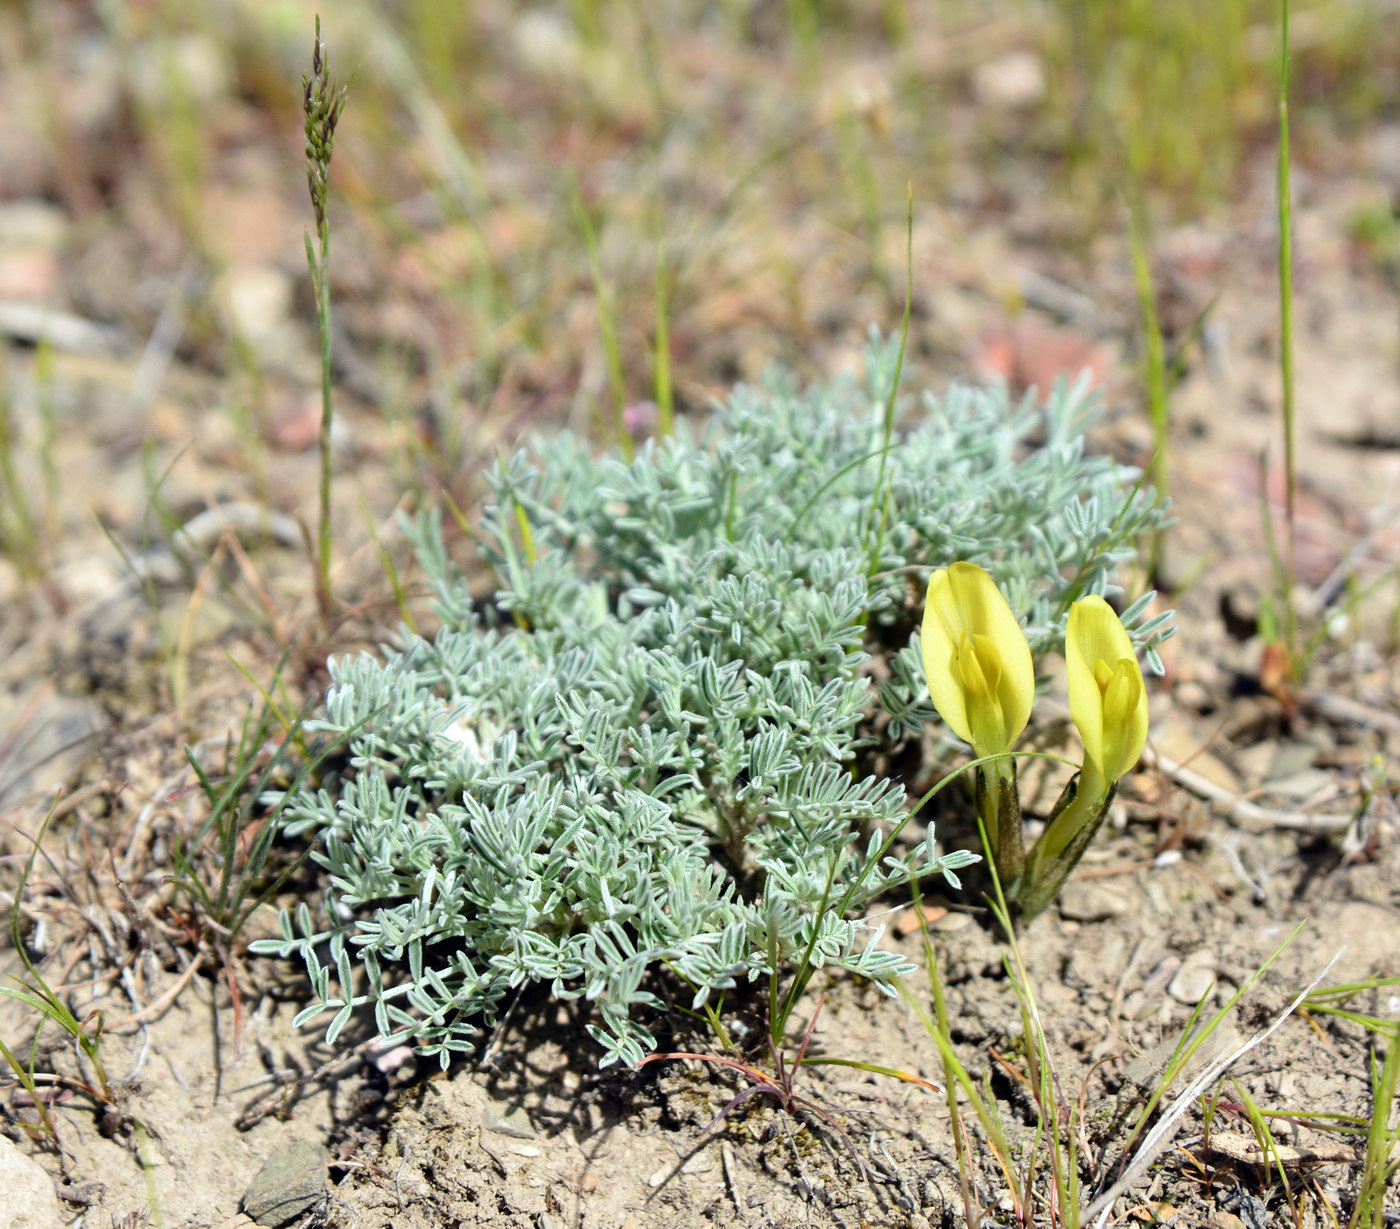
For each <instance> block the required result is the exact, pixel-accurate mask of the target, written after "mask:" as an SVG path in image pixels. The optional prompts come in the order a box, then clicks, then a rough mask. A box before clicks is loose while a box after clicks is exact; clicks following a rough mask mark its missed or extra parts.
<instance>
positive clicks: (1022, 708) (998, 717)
mask: <svg viewBox="0 0 1400 1229" xmlns="http://www.w3.org/2000/svg"><path fill="white" fill-rule="evenodd" d="M920 640H921V642H922V644H923V653H924V673H925V674H926V675H927V677H928V689H929V695H930V697H931V698H932V699H933V706H934V707H935V708H936V709H937V710H938V715H939V716H940V717H942V718H943V721H944V723H945V724H946V725H947V726H948V728H949V729H950V730H952V731H953V733H954V734H956V735H957V736H958V737H959V738H961V739H962V740H963V741H964V742H969V743H971V744H972V748H973V750H974V751H975V752H976V754H977V755H979V756H983V755H995V754H997V753H998V752H1001V751H1005V750H1007V749H1008V748H1009V747H1010V746H1011V744H1012V743H1014V742H1015V741H1016V740H1017V739H1018V738H1019V737H1020V736H1021V731H1022V730H1024V729H1025V728H1026V722H1027V721H1028V720H1030V715H1031V703H1032V701H1033V700H1034V699H1035V667H1034V665H1032V663H1031V650H1030V646H1029V645H1028V644H1027V643H1026V637H1025V634H1024V633H1023V632H1022V631H1021V625H1020V624H1019V623H1018V622H1017V621H1016V616H1015V615H1014V614H1012V613H1011V607H1010V606H1008V605H1007V604H1006V599H1005V598H1004V597H1002V595H1001V591H1000V590H999V589H998V588H997V586H996V581H994V580H993V579H992V578H991V577H990V576H989V575H988V574H987V573H986V572H984V571H983V570H982V569H981V568H979V567H978V566H977V565H976V564H972V563H955V564H953V565H952V567H949V568H943V569H941V570H939V571H937V572H935V573H934V574H933V575H932V576H931V577H930V578H929V582H928V602H927V604H926V605H925V607H924V622H923V628H922V630H921V633H920Z"/></svg>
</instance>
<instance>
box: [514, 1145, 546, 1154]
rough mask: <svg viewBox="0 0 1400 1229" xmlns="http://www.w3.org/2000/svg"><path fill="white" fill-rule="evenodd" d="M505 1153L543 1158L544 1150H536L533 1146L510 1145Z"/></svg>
mask: <svg viewBox="0 0 1400 1229" xmlns="http://www.w3.org/2000/svg"><path fill="white" fill-rule="evenodd" d="M506 1151H507V1152H510V1153H513V1154H514V1155H515V1156H544V1150H543V1149H542V1148H536V1147H535V1145H534V1144H511V1145H510V1147H508V1148H507V1149H506Z"/></svg>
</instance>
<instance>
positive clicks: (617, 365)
mask: <svg viewBox="0 0 1400 1229" xmlns="http://www.w3.org/2000/svg"><path fill="white" fill-rule="evenodd" d="M569 195H570V198H571V199H572V201H573V206H574V217H575V218H576V219H577V221H578V226H579V230H580V231H581V232H582V233H583V245H584V249H585V250H586V252H587V254H588V271H589V274H590V275H591V276H592V278H593V297H594V299H595V301H596V302H597V304H598V332H599V333H600V334H601V335H602V340H603V355H604V357H605V359H606V360H607V365H608V391H609V393H610V395H611V400H612V430H613V436H614V438H615V439H616V441H617V446H618V448H619V450H620V451H621V452H622V455H623V458H624V459H625V460H627V461H631V460H632V457H633V447H632V435H631V432H629V431H628V430H627V422H626V420H625V418H624V417H623V405H624V402H625V400H626V384H625V382H624V380H623V376H622V343H621V341H620V340H619V338H618V332H617V312H616V309H615V307H614V304H613V296H612V290H611V289H610V287H609V286H608V283H607V279H606V278H605V277H604V276H603V261H602V256H601V254H600V253H599V250H598V233H597V231H596V230H595V229H594V227H593V219H592V218H591V217H589V216H588V207H587V206H586V205H585V204H584V203H583V195H582V193H580V192H579V187H578V182H577V180H575V179H574V178H573V177H572V176H571V177H570V179H569Z"/></svg>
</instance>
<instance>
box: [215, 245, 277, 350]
mask: <svg viewBox="0 0 1400 1229" xmlns="http://www.w3.org/2000/svg"><path fill="white" fill-rule="evenodd" d="M219 290H220V291H221V292H222V297H223V302H224V307H225V309H226V310H227V311H228V315H229V323H230V324H232V325H233V327H234V329H235V330H236V331H237V332H238V333H239V334H240V335H241V336H243V337H244V338H246V339H247V340H248V341H249V342H250V343H251V344H252V345H253V346H255V347H257V348H258V349H260V350H261V349H267V348H270V347H274V346H275V344H276V342H277V341H278V340H279V339H280V338H281V337H282V336H283V334H284V333H285V331H286V323H287V316H288V313H289V312H290V311H291V307H292V296H293V292H294V288H293V285H292V279H291V275H290V274H288V273H287V271H286V270H285V269H279V268H278V267H277V266H276V265H272V264H263V263H261V262H252V261H248V262H244V263H242V264H237V265H233V266H232V267H230V268H229V269H228V270H227V271H226V272H225V273H224V275H223V276H222V277H221V278H220V279H219Z"/></svg>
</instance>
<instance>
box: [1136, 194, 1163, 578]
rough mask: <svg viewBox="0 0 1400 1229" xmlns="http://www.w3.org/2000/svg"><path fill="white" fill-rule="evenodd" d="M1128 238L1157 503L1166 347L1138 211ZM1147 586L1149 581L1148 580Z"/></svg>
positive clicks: (1156, 538)
mask: <svg viewBox="0 0 1400 1229" xmlns="http://www.w3.org/2000/svg"><path fill="white" fill-rule="evenodd" d="M1128 236H1129V239H1130V242H1131V245H1132V255H1133V281H1134V282H1135V284H1136V286H1137V300H1138V320H1139V322H1140V325H1141V327H1142V338H1143V347H1144V351H1145V352H1144V355H1143V378H1144V382H1145V384H1146V386H1147V413H1148V417H1149V418H1150V419H1151V421H1152V460H1151V461H1150V462H1149V463H1148V473H1149V475H1150V476H1151V480H1152V485H1153V487H1154V488H1155V490H1156V493H1157V496H1158V498H1159V499H1165V498H1167V494H1168V491H1169V490H1170V482H1171V474H1170V465H1169V453H1168V449H1169V446H1170V441H1169V439H1168V431H1167V428H1168V426H1169V406H1168V381H1167V358H1166V345H1165V343H1164V342H1163V340H1162V321H1161V317H1160V316H1159V315H1158V314H1157V295H1156V290H1155V288H1154V286H1153V284H1152V269H1151V266H1150V265H1149V263H1148V259H1147V236H1146V234H1145V233H1144V228H1143V221H1142V211H1141V209H1140V208H1138V209H1132V208H1130V209H1129V210H1128ZM1165 537H1166V530H1165V529H1159V530H1157V532H1156V533H1154V534H1153V535H1152V541H1151V545H1150V547H1149V549H1148V556H1147V575H1148V576H1149V577H1153V576H1155V575H1156V574H1157V570H1158V567H1159V566H1160V564H1161V561H1162V542H1163V540H1164V539H1165ZM1148 583H1149V584H1150V583H1151V581H1150V580H1149V582H1148Z"/></svg>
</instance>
